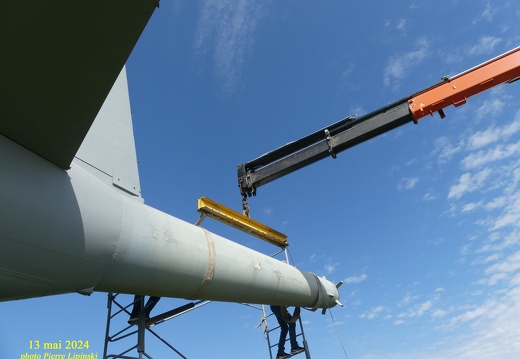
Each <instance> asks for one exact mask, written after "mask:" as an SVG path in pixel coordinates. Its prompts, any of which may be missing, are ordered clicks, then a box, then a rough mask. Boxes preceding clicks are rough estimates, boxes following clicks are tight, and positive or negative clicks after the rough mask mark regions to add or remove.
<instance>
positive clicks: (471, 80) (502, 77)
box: [408, 47, 520, 123]
mask: <svg viewBox="0 0 520 359" xmlns="http://www.w3.org/2000/svg"><path fill="white" fill-rule="evenodd" d="M519 78H520V47H517V48H516V49H513V50H511V51H509V52H506V53H504V54H502V55H500V56H498V57H495V58H494V59H491V60H489V61H486V62H484V63H482V64H480V65H478V66H475V67H473V68H471V69H469V70H467V71H464V72H462V73H460V74H458V75H456V76H453V77H451V78H448V77H446V78H444V79H443V82H440V83H439V84H437V85H434V86H432V87H430V88H428V89H426V90H424V91H422V92H419V93H417V94H416V95H414V96H413V97H411V98H410V99H409V100H408V105H409V107H410V111H411V112H412V115H413V117H414V122H415V123H417V120H419V119H420V118H422V117H424V116H426V115H433V114H434V113H435V112H438V113H439V115H440V116H441V118H444V117H445V115H444V112H443V109H444V108H446V107H448V106H450V105H454V106H455V107H457V106H460V105H463V104H465V103H466V99H467V98H469V97H471V96H473V95H476V94H478V93H480V92H483V91H486V90H489V89H490V88H492V87H495V86H497V85H500V84H503V83H506V82H507V83H510V82H513V81H516V80H518V79H519Z"/></svg>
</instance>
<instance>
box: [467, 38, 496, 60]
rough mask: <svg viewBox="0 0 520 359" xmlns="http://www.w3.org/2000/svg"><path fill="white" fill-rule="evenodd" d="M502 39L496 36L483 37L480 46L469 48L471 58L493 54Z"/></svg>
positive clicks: (479, 41) (479, 42)
mask: <svg viewBox="0 0 520 359" xmlns="http://www.w3.org/2000/svg"><path fill="white" fill-rule="evenodd" d="M501 41H502V39H500V38H498V37H494V36H482V37H481V38H480V39H479V40H478V44H476V45H473V46H472V47H470V48H469V50H468V54H469V55H471V56H477V55H483V54H488V53H490V52H492V51H493V50H494V49H495V47H496V46H497V45H498V44H499V43H500V42H501Z"/></svg>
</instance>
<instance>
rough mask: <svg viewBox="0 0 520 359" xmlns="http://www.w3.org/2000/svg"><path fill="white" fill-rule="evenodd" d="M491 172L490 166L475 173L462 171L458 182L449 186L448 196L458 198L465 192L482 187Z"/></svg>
mask: <svg viewBox="0 0 520 359" xmlns="http://www.w3.org/2000/svg"><path fill="white" fill-rule="evenodd" d="M491 173H492V171H491V169H490V168H485V169H483V170H482V171H480V172H477V173H475V174H471V173H464V174H463V175H462V176H460V178H459V180H458V183H457V184H456V185H453V186H451V187H450V191H449V194H448V198H456V199H459V198H460V197H462V196H463V195H464V194H465V193H468V192H473V191H476V190H478V189H480V188H482V186H484V184H485V182H486V180H487V179H488V178H489V176H490V175H491Z"/></svg>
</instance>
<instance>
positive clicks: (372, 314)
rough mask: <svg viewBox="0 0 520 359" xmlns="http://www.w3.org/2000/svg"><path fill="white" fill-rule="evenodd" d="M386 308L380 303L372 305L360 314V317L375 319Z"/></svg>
mask: <svg viewBox="0 0 520 359" xmlns="http://www.w3.org/2000/svg"><path fill="white" fill-rule="evenodd" d="M387 310H388V309H387V308H386V307H384V306H382V305H380V306H377V307H374V308H372V309H370V310H368V311H366V312H364V313H363V314H361V315H360V318H362V319H375V318H377V317H378V316H379V315H380V314H382V313H383V312H385V311H387Z"/></svg>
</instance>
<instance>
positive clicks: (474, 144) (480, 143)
mask: <svg viewBox="0 0 520 359" xmlns="http://www.w3.org/2000/svg"><path fill="white" fill-rule="evenodd" d="M477 112H478V111H477ZM519 131H520V113H517V114H516V116H515V119H514V120H513V121H512V122H511V123H508V124H506V125H504V126H502V127H494V126H491V127H489V128H487V129H486V130H484V131H478V132H476V133H474V134H473V135H471V136H470V137H469V139H468V148H469V149H470V150H475V149H479V148H482V147H485V146H487V145H489V144H492V143H494V142H497V141H500V140H502V141H503V140H506V139H508V138H509V137H510V136H512V135H514V134H516V133H517V132H519Z"/></svg>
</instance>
